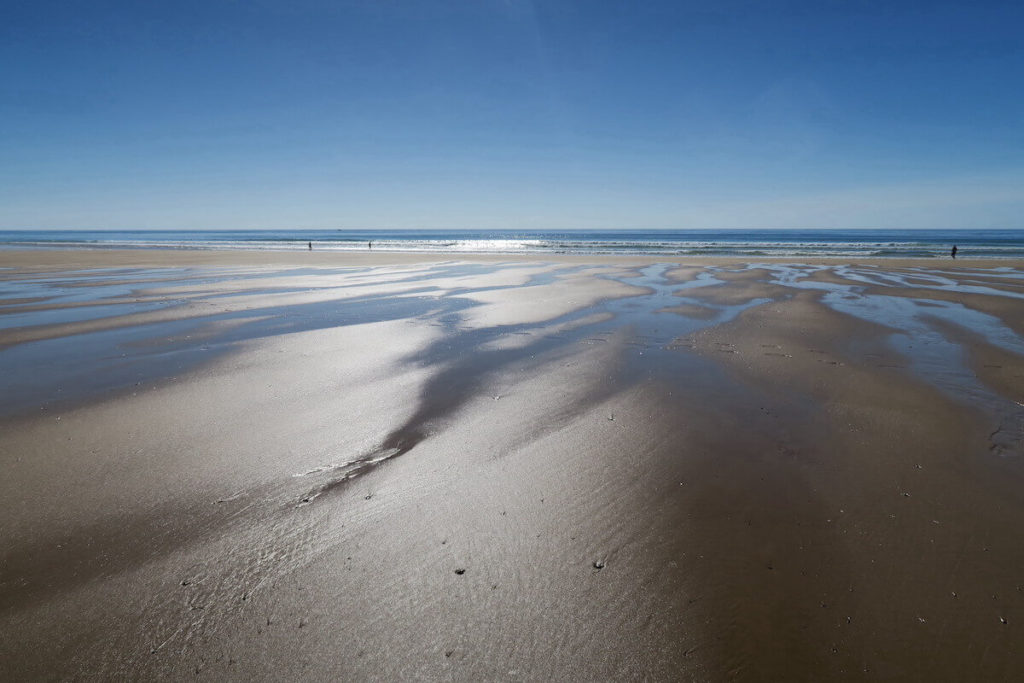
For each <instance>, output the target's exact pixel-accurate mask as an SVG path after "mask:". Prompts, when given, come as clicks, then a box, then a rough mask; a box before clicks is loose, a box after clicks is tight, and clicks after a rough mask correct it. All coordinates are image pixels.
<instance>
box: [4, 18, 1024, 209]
mask: <svg viewBox="0 0 1024 683" xmlns="http://www.w3.org/2000/svg"><path fill="white" fill-rule="evenodd" d="M1022 7H1024V6H1022V5H1020V4H1019V3H1009V2H1006V3H986V2H974V3H966V2H963V3H948V4H947V3H940V2H930V3H921V2H913V3H909V2H908V3H901V2H871V1H870V0H861V1H857V2H853V1H851V2H845V1H841V0H835V1H828V0H818V1H816V2H769V1H765V2H729V1H728V0H725V1H720V2H699V3H698V2H659V1H657V0H652V1H649V2H596V1H595V2H569V1H563V0H551V1H549V2H540V1H539V0H538V1H537V2H528V1H526V0H477V1H475V2H470V1H466V2H462V1H460V0H452V1H447V2H428V1H427V0H420V1H410V2H402V1H394V2H388V1H386V0H377V1H372V0H365V1H362V0H360V1H351V2H346V1H344V0H340V1H334V2H327V1H326V0H324V1H321V0H291V1H288V2H284V1H280V2H279V1H276V0H275V1H271V0H251V1H249V2H243V1H241V0H238V1H231V2H227V1H219V0H204V1H203V2H191V1H178V2H151V1H144V0H135V1H133V2H102V1H97V2H88V3H84V2H63V3H51V2H46V1H45V0H42V1H32V2H18V1H15V2H11V0H8V1H7V2H5V9H4V12H3V15H4V16H3V21H2V22H0V76H2V86H0V123H2V126H0V229H14V228H92V229H96V228H119V229H130V228H169V229H174V228H193V229H197V228H219V229H228V228H239V229H241V228H252V229H256V228H273V229H282V228H291V227H294V228H367V229H375V228H392V227H393V228H403V229H409V228H435V229H437V228H508V229H530V228H538V229H571V228H581V229H596V228H638V229H656V228H730V227H735V228H770V227H803V228H815V227H822V228H824V227H841V228H851V227H872V228H918V227H920V228H928V227H936V228H942V227H945V228H971V227H977V228H1013V227H1024V220H1022V217H1024V88H1022V87H1021V84H1022V83H1024V38H1022V37H1021V34H1022V31H1021V26H1024V9H1022Z"/></svg>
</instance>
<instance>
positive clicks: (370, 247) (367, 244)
mask: <svg viewBox="0 0 1024 683" xmlns="http://www.w3.org/2000/svg"><path fill="white" fill-rule="evenodd" d="M366 248H367V249H373V240H370V241H369V242H367V243H366Z"/></svg>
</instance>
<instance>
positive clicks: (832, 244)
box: [0, 230, 1024, 258]
mask: <svg viewBox="0 0 1024 683" xmlns="http://www.w3.org/2000/svg"><path fill="white" fill-rule="evenodd" d="M309 243H312V245H313V248H314V249H316V250H324V251H366V250H368V249H370V248H371V245H372V249H373V250H374V251H387V252H429V253H442V254H444V253H447V254H453V255H455V254H474V253H475V254H480V253H488V254H538V255H543V254H648V255H651V254H653V255H657V254H664V255H666V256H742V257H759V256H764V257H808V256H813V257H837V258H848V257H872V258H900V257H917V258H920V257H925V258H927V257H934V258H948V256H949V252H950V249H951V248H952V247H953V245H957V247H958V249H959V255H960V256H962V257H965V258H972V257H973V258H1024V230H671V231H664V230H647V231H645V230H615V231H611V230H608V231H516V230H479V231H476V230H404V231H403V230H8V231H0V249H39V248H51V249H68V248H89V249H123V248H132V249H259V250H300V249H307V248H308V246H307V245H308V244H309Z"/></svg>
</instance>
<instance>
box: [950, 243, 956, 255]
mask: <svg viewBox="0 0 1024 683" xmlns="http://www.w3.org/2000/svg"><path fill="white" fill-rule="evenodd" d="M949 255H950V256H952V257H953V258H956V245H955V244H954V245H953V250H952V251H950V252H949Z"/></svg>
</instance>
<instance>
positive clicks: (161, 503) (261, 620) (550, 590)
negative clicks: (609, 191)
mask: <svg viewBox="0 0 1024 683" xmlns="http://www.w3.org/2000/svg"><path fill="white" fill-rule="evenodd" d="M0 268H4V270H0V371H2V372H0V389H2V391H0V462H2V463H3V468H4V473H5V476H4V477H2V478H0V532H2V541H3V543H2V547H0V678H2V679H4V680H37V679H45V680H52V679H74V678H98V679H111V678H113V679H150V678H157V677H161V678H171V679H181V678H186V677H187V678H195V677H199V678H206V679H210V680H244V679H256V680H278V679H284V678H291V677H299V676H302V677H306V678H312V679H314V680H328V679H341V680H363V679H388V680H393V679H428V680H434V679H445V680H448V679H456V680H537V679H573V680H596V679H608V678H616V679H619V678H649V679H654V680H701V681H704V680H809V681H810V680H814V681H819V680H846V679H853V680H892V679H898V680H1018V679H1019V678H1020V677H1021V676H1022V675H1024V650H1022V649H1021V648H1020V647H1019V643H1020V642H1024V630H1022V624H1024V543H1021V541H1020V530H1021V529H1022V528H1024V445H1022V438H1024V406H1022V405H1021V403H1022V402H1024V316H1022V313H1024V301H1022V299H1024V264H1021V263H1016V262H1006V261H991V262H971V261H966V260H965V261H960V260H958V261H956V262H955V263H954V262H952V261H937V260H921V261H888V260H887V261H874V262H868V261H858V262H857V263H844V262H838V261H818V262H810V261H808V260H803V261H802V262H801V264H799V265H794V264H792V263H791V262H786V261H767V260H766V261H763V262H759V263H756V264H749V263H743V262H737V261H735V260H729V261H727V260H712V259H701V260H695V259H685V260H671V259H661V258H659V259H657V260H652V259H650V258H638V257H637V258H621V257H586V258H583V257H565V258H559V259H558V260H557V261H547V262H543V263H541V262H537V261H535V260H531V259H526V258H512V257H508V256H501V257H490V256H488V257H472V258H466V259H461V258H460V259H459V260H458V261H451V262H439V261H438V260H436V258H433V257H430V256H425V255H382V254H373V255H369V254H367V255H346V254H337V253H335V254H329V253H318V252H313V253H287V254H285V253H280V252H276V253H275V252H262V253H253V252H247V253H224V252H177V251H175V252H156V251H136V252H131V251H117V252H115V251H102V250H97V251H87V250H80V251H77V250H76V251H66V252H63V251H39V252H28V251H21V252H15V251H9V252H0Z"/></svg>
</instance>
